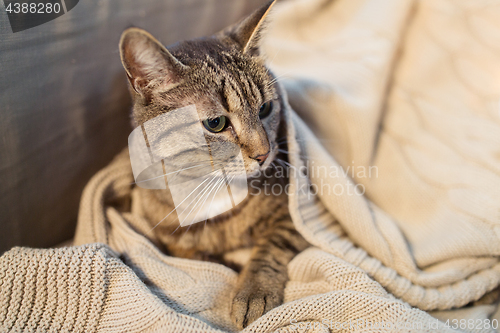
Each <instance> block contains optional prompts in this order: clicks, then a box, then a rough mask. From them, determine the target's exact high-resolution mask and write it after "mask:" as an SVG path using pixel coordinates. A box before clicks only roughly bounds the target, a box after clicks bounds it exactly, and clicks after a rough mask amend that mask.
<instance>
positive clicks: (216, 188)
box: [203, 179, 223, 233]
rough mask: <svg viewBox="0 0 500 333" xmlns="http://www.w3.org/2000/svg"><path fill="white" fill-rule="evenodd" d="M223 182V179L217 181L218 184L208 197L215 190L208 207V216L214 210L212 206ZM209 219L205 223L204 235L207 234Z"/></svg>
mask: <svg viewBox="0 0 500 333" xmlns="http://www.w3.org/2000/svg"><path fill="white" fill-rule="evenodd" d="M222 181H223V179H219V180H218V181H217V183H216V184H215V185H214V186H213V187H212V189H211V190H210V193H209V194H208V195H210V194H211V193H212V191H213V190H215V192H214V195H213V196H212V200H211V201H210V206H208V211H207V215H209V214H210V210H211V209H212V204H213V203H214V199H215V195H216V194H217V193H218V192H219V189H220V184H221V183H222ZM208 219H209V217H207V218H206V219H205V222H204V224H205V225H204V226H203V233H205V228H206V227H207V221H208Z"/></svg>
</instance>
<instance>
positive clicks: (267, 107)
mask: <svg viewBox="0 0 500 333" xmlns="http://www.w3.org/2000/svg"><path fill="white" fill-rule="evenodd" d="M272 110H273V101H268V102H265V103H264V104H262V105H261V106H260V110H259V118H260V119H264V118H266V117H267V116H269V115H270V114H271V111H272Z"/></svg>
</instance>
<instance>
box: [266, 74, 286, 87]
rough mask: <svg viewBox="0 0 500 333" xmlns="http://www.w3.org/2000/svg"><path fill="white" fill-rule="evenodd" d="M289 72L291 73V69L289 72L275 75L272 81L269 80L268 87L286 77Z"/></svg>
mask: <svg viewBox="0 0 500 333" xmlns="http://www.w3.org/2000/svg"><path fill="white" fill-rule="evenodd" d="M289 73H290V71H287V72H285V73H283V74H281V75H279V76H277V77H275V78H274V79H272V80H271V82H269V83H268V84H267V88H270V87H271V86H272V85H273V84H275V83H276V82H278V81H279V80H280V79H283V78H285V77H286V75H287V74H289Z"/></svg>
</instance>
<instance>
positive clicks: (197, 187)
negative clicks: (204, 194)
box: [150, 178, 208, 232]
mask: <svg viewBox="0 0 500 333" xmlns="http://www.w3.org/2000/svg"><path fill="white" fill-rule="evenodd" d="M207 180H208V178H207V179H205V180H204V181H203V182H201V183H200V184H199V185H198V186H197V187H196V188H195V189H194V190H192V191H191V193H189V194H188V196H187V197H185V198H184V200H182V201H181V203H180V204H179V205H182V203H183V202H184V201H186V200H187V199H188V198H189V197H190V196H191V195H192V194H193V193H194V192H195V191H196V190H197V189H198V187H200V186H201V185H203V184H204V183H205V182H206V181H207ZM174 211H175V208H174V209H172V211H171V212H170V213H168V214H167V216H165V217H164V218H163V219H161V221H160V222H158V223H157V224H156V225H155V226H154V227H153V228H151V230H150V231H153V229H155V228H156V227H157V226H158V225H159V224H160V223H162V222H163V221H165V219H166V218H167V217H169V216H170V214H172V213H173V212H174ZM176 230H177V229H176ZM174 232H175V231H174Z"/></svg>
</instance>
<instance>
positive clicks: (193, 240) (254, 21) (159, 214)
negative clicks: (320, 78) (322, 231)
mask: <svg viewBox="0 0 500 333" xmlns="http://www.w3.org/2000/svg"><path fill="white" fill-rule="evenodd" d="M271 7H272V2H271V3H268V4H267V5H265V6H264V7H262V8H260V9H259V10H257V11H256V12H255V13H254V14H252V15H251V16H249V17H248V18H247V19H245V20H243V21H242V22H241V23H239V24H237V25H235V26H233V27H230V28H228V29H226V30H225V31H223V32H221V33H219V34H217V35H215V36H211V37H206V38H202V39H198V40H192V41H185V42H181V43H179V44H176V45H173V46H171V47H169V48H168V50H167V49H166V48H164V47H163V46H162V45H161V44H160V43H159V42H158V41H156V40H155V39H154V38H153V37H152V36H151V35H149V34H148V33H147V32H145V31H143V30H140V29H136V28H131V29H127V30H126V31H125V32H124V33H123V35H122V39H121V41H120V52H121V56H122V62H123V65H124V67H125V70H126V72H127V75H128V78H129V81H130V87H131V89H130V90H131V94H132V97H133V101H134V107H133V115H132V118H133V122H134V125H135V126H139V125H141V124H143V123H144V122H146V121H147V120H149V119H152V118H154V117H156V116H158V115H160V114H162V113H165V112H169V111H170V110H173V109H177V108H180V107H183V106H186V105H191V104H195V105H196V107H197V110H198V112H199V113H200V118H201V119H206V118H210V119H211V118H215V117H219V116H221V115H224V116H226V117H227V118H228V119H229V121H230V125H229V126H228V128H227V129H226V130H224V131H222V132H221V133H209V132H208V131H207V133H205V136H206V138H207V141H208V142H214V141H230V142H233V143H236V144H237V145H238V146H239V147H240V149H241V151H242V153H243V159H244V163H245V169H246V172H247V175H249V183H251V184H252V186H251V188H250V194H249V195H248V197H247V199H245V200H244V201H243V202H242V203H240V204H239V205H238V206H237V207H236V208H234V209H233V210H231V211H229V212H227V213H224V214H222V215H219V216H217V217H215V218H211V219H209V220H208V221H206V222H205V223H203V222H201V223H197V224H194V225H191V226H189V227H183V228H179V221H178V220H177V218H176V216H175V214H171V215H170V216H169V217H168V218H167V219H164V218H165V216H167V215H168V214H169V213H170V212H171V211H172V209H173V207H174V205H173V201H172V198H171V196H170V194H169V192H168V191H165V190H147V189H142V188H139V187H136V188H135V189H134V191H135V192H136V193H135V195H139V196H141V199H142V200H141V202H142V203H144V204H143V206H142V207H140V208H139V210H140V211H141V212H142V214H143V215H144V216H145V217H146V218H147V219H148V221H150V223H151V226H152V227H153V226H155V225H156V224H157V223H158V222H159V221H161V220H162V219H164V221H162V223H160V224H158V225H157V226H156V227H155V228H154V233H153V234H152V235H149V237H150V238H151V239H152V241H153V242H155V243H156V244H157V245H158V246H159V247H161V248H163V249H164V250H165V251H166V252H167V253H169V254H171V255H174V256H179V257H184V258H194V259H202V260H213V261H218V262H223V263H226V264H228V265H229V264H230V263H228V262H225V261H224V254H226V253H227V252H229V251H233V250H237V249H240V248H249V247H250V248H252V254H251V256H250V259H249V261H248V263H246V265H245V266H243V267H242V269H241V272H240V276H239V281H238V286H237V288H236V290H235V292H234V298H233V300H232V306H231V316H232V318H233V320H234V321H235V323H236V324H237V326H238V327H239V328H243V327H245V326H247V325H248V324H250V323H251V322H252V321H254V320H255V319H257V318H258V317H259V316H261V315H262V314H264V313H265V312H267V311H269V310H270V309H272V308H274V307H276V306H278V305H280V304H281V303H282V301H283V290H284V286H285V283H286V281H287V269H286V267H287V264H288V263H289V261H290V260H291V259H292V258H293V257H294V256H295V255H296V254H297V253H298V252H300V251H302V250H303V249H304V248H306V247H307V246H308V244H307V242H306V241H305V240H304V239H303V238H302V237H301V236H300V234H299V233H298V232H297V231H296V230H295V229H294V226H293V223H292V221H291V218H290V215H289V212H288V198H287V196H286V194H285V193H283V194H282V195H279V196H275V195H265V194H264V192H262V191H261V193H260V194H259V193H258V192H259V191H258V190H256V188H258V185H259V184H262V182H263V181H264V180H266V181H267V182H270V185H272V184H273V183H279V182H280V184H281V185H282V186H284V185H285V182H286V181H287V180H286V179H277V178H271V179H268V178H263V177H262V176H261V177H260V178H259V176H258V175H259V171H263V170H266V169H269V168H272V167H273V160H275V159H276V158H278V155H279V153H278V140H281V139H283V138H285V137H286V133H285V127H284V121H283V115H282V113H281V108H282V106H283V96H284V94H283V91H282V88H281V87H280V85H279V83H278V82H276V80H275V77H274V76H273V74H272V73H271V72H270V71H269V70H268V69H267V68H266V67H265V65H264V62H263V60H262V59H261V57H260V55H259V39H260V35H261V33H262V29H263V23H264V22H265V19H266V15H267V13H268V12H269V10H270V8H271ZM268 101H272V108H273V109H272V112H271V114H270V115H269V116H268V117H266V118H265V119H262V120H261V119H259V109H260V107H261V105H262V104H263V103H265V102H268ZM281 148H283V147H281ZM266 154H268V155H266ZM266 156H268V157H267V159H266V158H265V157H266ZM280 158H282V159H286V156H280Z"/></svg>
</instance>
